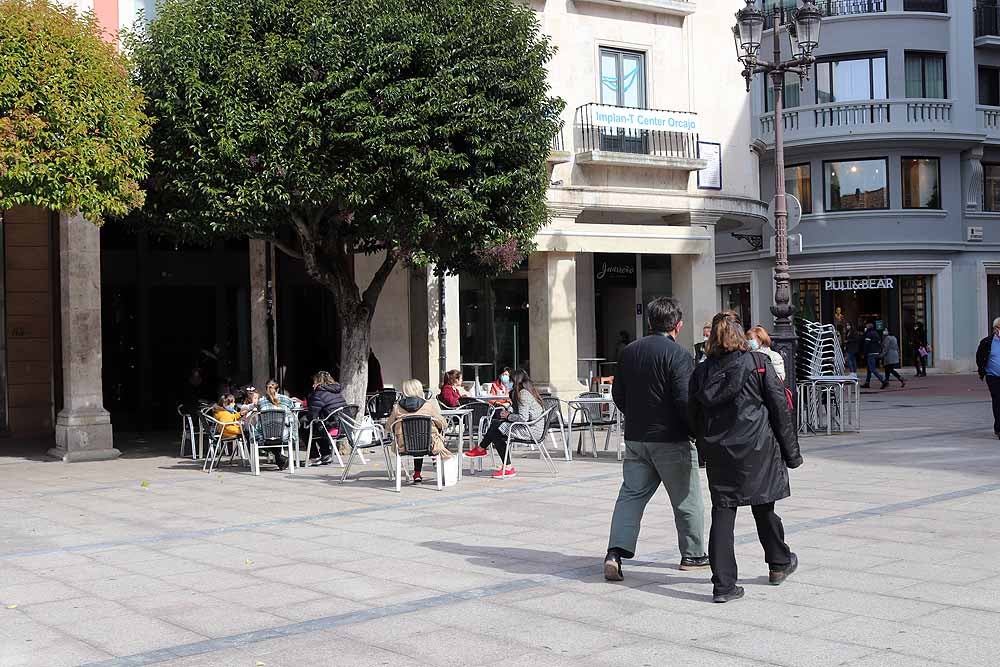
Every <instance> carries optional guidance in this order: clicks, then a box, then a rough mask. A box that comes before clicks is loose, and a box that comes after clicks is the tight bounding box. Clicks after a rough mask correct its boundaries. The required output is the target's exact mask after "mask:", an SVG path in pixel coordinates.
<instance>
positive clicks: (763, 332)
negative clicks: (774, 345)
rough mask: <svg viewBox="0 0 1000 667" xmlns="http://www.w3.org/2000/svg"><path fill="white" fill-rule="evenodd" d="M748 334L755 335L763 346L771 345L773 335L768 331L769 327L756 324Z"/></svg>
mask: <svg viewBox="0 0 1000 667" xmlns="http://www.w3.org/2000/svg"><path fill="white" fill-rule="evenodd" d="M747 335H748V336H753V337H754V338H756V339H757V340H758V341H760V346H761V347H768V348H769V347H771V335H770V334H769V333H767V329H765V328H764V327H762V326H756V327H753V328H752V329H750V331H748V332H747Z"/></svg>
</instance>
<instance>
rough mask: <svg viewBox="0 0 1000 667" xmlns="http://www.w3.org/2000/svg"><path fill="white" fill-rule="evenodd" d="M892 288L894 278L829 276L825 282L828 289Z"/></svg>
mask: <svg viewBox="0 0 1000 667" xmlns="http://www.w3.org/2000/svg"><path fill="white" fill-rule="evenodd" d="M892 288H893V284H892V278H827V279H826V282H824V283H823V289H825V290H828V291H837V290H856V289H892Z"/></svg>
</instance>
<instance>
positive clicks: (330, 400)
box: [307, 371, 347, 465]
mask: <svg viewBox="0 0 1000 667" xmlns="http://www.w3.org/2000/svg"><path fill="white" fill-rule="evenodd" d="M307 403H308V405H309V421H310V423H312V421H313V420H315V419H325V418H326V417H327V416H329V414H330V413H331V412H333V411H334V410H338V409H340V408H343V407H346V406H347V401H346V400H344V394H343V386H341V384H340V383H339V382H337V381H336V380H334V379H333V376H332V375H330V374H329V373H327V372H326V371H318V372H317V373H316V374H315V375H313V377H312V393H310V394H309V398H308V399H307ZM327 427H328V428H329V429H330V431H329V433H330V436H331V437H332V438H333V439H336V438H337V435H338V429H337V424H336V422H335V421H330V422H329V423H328V424H327ZM313 428H314V431H317V432H314V433H313V434H312V437H313V440H314V441H316V442H318V443H319V455H320V456H319V458H318V459H315V460H314V461H310V463H314V464H316V465H329V464H330V463H331V462H332V461H333V450H332V449H331V448H330V438H327V437H326V433H322V432H318V431H319V429H320V426H319V425H318V424H317V425H316V426H314V427H313Z"/></svg>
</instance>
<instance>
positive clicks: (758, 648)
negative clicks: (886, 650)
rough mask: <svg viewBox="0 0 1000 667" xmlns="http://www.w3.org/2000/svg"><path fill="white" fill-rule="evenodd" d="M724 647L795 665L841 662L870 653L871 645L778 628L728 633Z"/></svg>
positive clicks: (820, 664)
mask: <svg viewBox="0 0 1000 667" xmlns="http://www.w3.org/2000/svg"><path fill="white" fill-rule="evenodd" d="M727 606H728V605H727ZM734 606H735V605H734ZM724 649H725V651H726V653H730V654H733V655H739V656H744V657H748V658H752V659H755V660H760V661H763V662H770V663H774V664H781V665H795V666H796V667H814V666H815V667H820V666H822V665H840V664H843V663H844V662H847V661H849V660H851V659H852V658H861V657H863V656H866V655H869V654H870V653H871V649H869V648H867V647H862V646H856V645H852V644H847V643H840V642H833V641H827V640H823V639H814V638H809V639H806V638H805V637H802V636H799V635H794V634H790V633H787V632H777V631H775V630H754V631H753V632H749V633H745V634H739V635H730V636H728V637H726V640H725V645H724Z"/></svg>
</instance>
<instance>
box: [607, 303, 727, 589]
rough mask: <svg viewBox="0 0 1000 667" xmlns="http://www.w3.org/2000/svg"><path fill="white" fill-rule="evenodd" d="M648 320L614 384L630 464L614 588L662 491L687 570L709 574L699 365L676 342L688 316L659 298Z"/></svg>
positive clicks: (611, 569) (615, 530)
mask: <svg viewBox="0 0 1000 667" xmlns="http://www.w3.org/2000/svg"><path fill="white" fill-rule="evenodd" d="M646 313H647V317H648V318H649V327H650V329H652V333H651V334H650V335H648V336H645V337H643V338H640V339H639V340H637V341H635V342H633V343H631V344H630V345H629V346H628V347H626V348H625V350H624V351H623V352H622V360H621V362H620V363H619V364H618V369H617V372H616V373H615V381H614V384H613V385H611V396H612V398H613V399H614V402H615V405H616V406H617V407H618V409H619V410H621V411H622V414H623V415H624V416H625V462H624V464H623V466H622V486H621V490H619V492H618V500H617V502H616V503H615V511H614V515H613V516H612V518H611V535H610V537H609V538H608V553H607V555H606V556H605V557H604V578H605V579H607V580H608V581H621V580H622V577H623V575H622V558H632V557H634V556H635V548H636V543H637V542H638V540H639V528H640V524H641V522H642V513H643V511H644V510H645V509H646V504H647V503H648V502H649V499H650V498H652V497H653V494H654V493H656V490H657V489H658V488H659V486H660V484H662V485H663V486H664V488H666V490H667V496H669V498H670V504H671V505H672V506H673V508H674V525H675V526H676V527H677V547H678V549H679V550H680V552H681V563H680V569H682V570H695V569H702V568H706V567H708V556H707V555H706V554H705V506H704V504H703V503H702V500H701V482H700V480H699V477H698V453H697V450H696V449H695V447H694V446H693V445H692V444H691V429H690V427H689V426H688V382H689V380H690V378H691V371H692V370H693V369H694V362H693V360H692V358H691V353H690V352H689V351H688V350H686V349H684V348H683V347H681V346H680V345H678V344H677V341H676V340H675V338H676V336H677V334H678V332H680V330H681V327H682V326H683V325H684V321H683V319H684V315H683V313H682V312H681V307H680V304H679V303H678V302H677V300H676V299H673V298H670V297H660V298H657V299H653V301H651V302H650V304H649V306H648V307H647V309H646Z"/></svg>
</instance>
